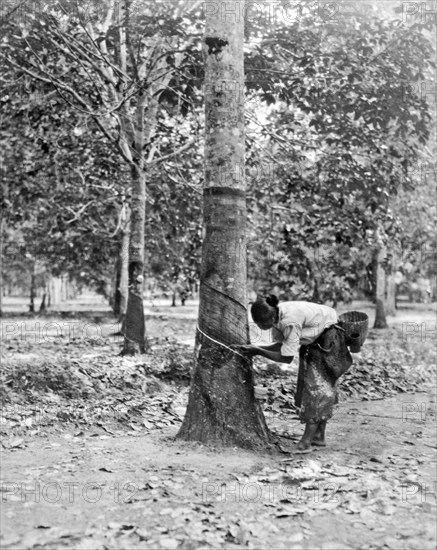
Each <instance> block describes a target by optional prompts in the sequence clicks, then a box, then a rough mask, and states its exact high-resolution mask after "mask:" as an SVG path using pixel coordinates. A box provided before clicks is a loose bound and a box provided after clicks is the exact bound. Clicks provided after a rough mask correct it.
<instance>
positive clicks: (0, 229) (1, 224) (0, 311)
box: [0, 214, 5, 317]
mask: <svg viewBox="0 0 437 550" xmlns="http://www.w3.org/2000/svg"><path fill="white" fill-rule="evenodd" d="M3 227H4V219H3V216H2V215H1V214H0V317H3V296H4V295H5V294H4V290H5V289H4V285H3Z"/></svg>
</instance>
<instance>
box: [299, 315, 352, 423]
mask: <svg viewBox="0 0 437 550" xmlns="http://www.w3.org/2000/svg"><path fill="white" fill-rule="evenodd" d="M351 365H352V356H351V354H350V353H349V350H348V348H347V346H346V342H345V338H344V331H343V330H342V329H341V328H339V327H337V325H334V326H332V327H329V328H327V329H326V330H325V331H324V332H323V333H322V334H321V335H320V336H319V337H318V338H317V340H316V341H315V342H313V343H312V344H310V345H308V346H301V348H300V352H299V374H298V377H297V388H296V398H295V404H296V407H298V409H299V418H300V420H301V421H302V422H320V421H322V420H328V419H329V418H331V417H332V415H333V412H334V405H336V404H337V403H338V392H337V385H336V382H337V380H338V378H339V377H340V376H341V375H342V374H344V373H345V372H346V371H347V370H348V368H349V367H350V366H351Z"/></svg>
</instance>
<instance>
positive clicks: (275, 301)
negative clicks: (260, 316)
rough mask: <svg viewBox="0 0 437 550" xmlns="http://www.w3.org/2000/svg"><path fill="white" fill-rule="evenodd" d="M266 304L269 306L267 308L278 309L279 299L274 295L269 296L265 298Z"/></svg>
mask: <svg viewBox="0 0 437 550" xmlns="http://www.w3.org/2000/svg"><path fill="white" fill-rule="evenodd" d="M266 302H267V303H268V304H269V306H272V307H278V304H279V299H278V297H277V296H275V295H274V294H269V295H268V296H267V298H266Z"/></svg>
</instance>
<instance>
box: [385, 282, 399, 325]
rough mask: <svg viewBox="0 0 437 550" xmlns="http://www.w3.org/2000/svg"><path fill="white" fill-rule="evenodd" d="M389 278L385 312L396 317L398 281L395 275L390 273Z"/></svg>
mask: <svg viewBox="0 0 437 550" xmlns="http://www.w3.org/2000/svg"><path fill="white" fill-rule="evenodd" d="M386 277H387V296H386V302H385V312H386V314H387V315H396V281H395V277H394V274H393V273H388V274H387V275H386Z"/></svg>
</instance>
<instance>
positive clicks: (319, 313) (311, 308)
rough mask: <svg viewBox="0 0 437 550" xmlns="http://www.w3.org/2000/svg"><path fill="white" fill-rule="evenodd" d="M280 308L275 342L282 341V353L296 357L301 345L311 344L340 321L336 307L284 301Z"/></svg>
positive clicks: (274, 337)
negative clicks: (326, 329)
mask: <svg viewBox="0 0 437 550" xmlns="http://www.w3.org/2000/svg"><path fill="white" fill-rule="evenodd" d="M278 309H279V320H278V322H277V323H275V324H274V325H273V329H272V336H273V340H274V341H275V342H282V346H281V355H284V356H287V357H290V356H293V357H296V356H297V355H298V354H299V347H300V346H301V345H308V344H311V343H312V342H314V340H317V338H318V337H319V336H320V335H321V334H322V332H323V331H324V330H325V328H328V327H331V326H332V325H335V324H336V323H337V322H338V318H337V312H336V311H335V309H332V307H328V306H322V305H320V304H313V303H311V302H282V303H280V304H279V305H278Z"/></svg>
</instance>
